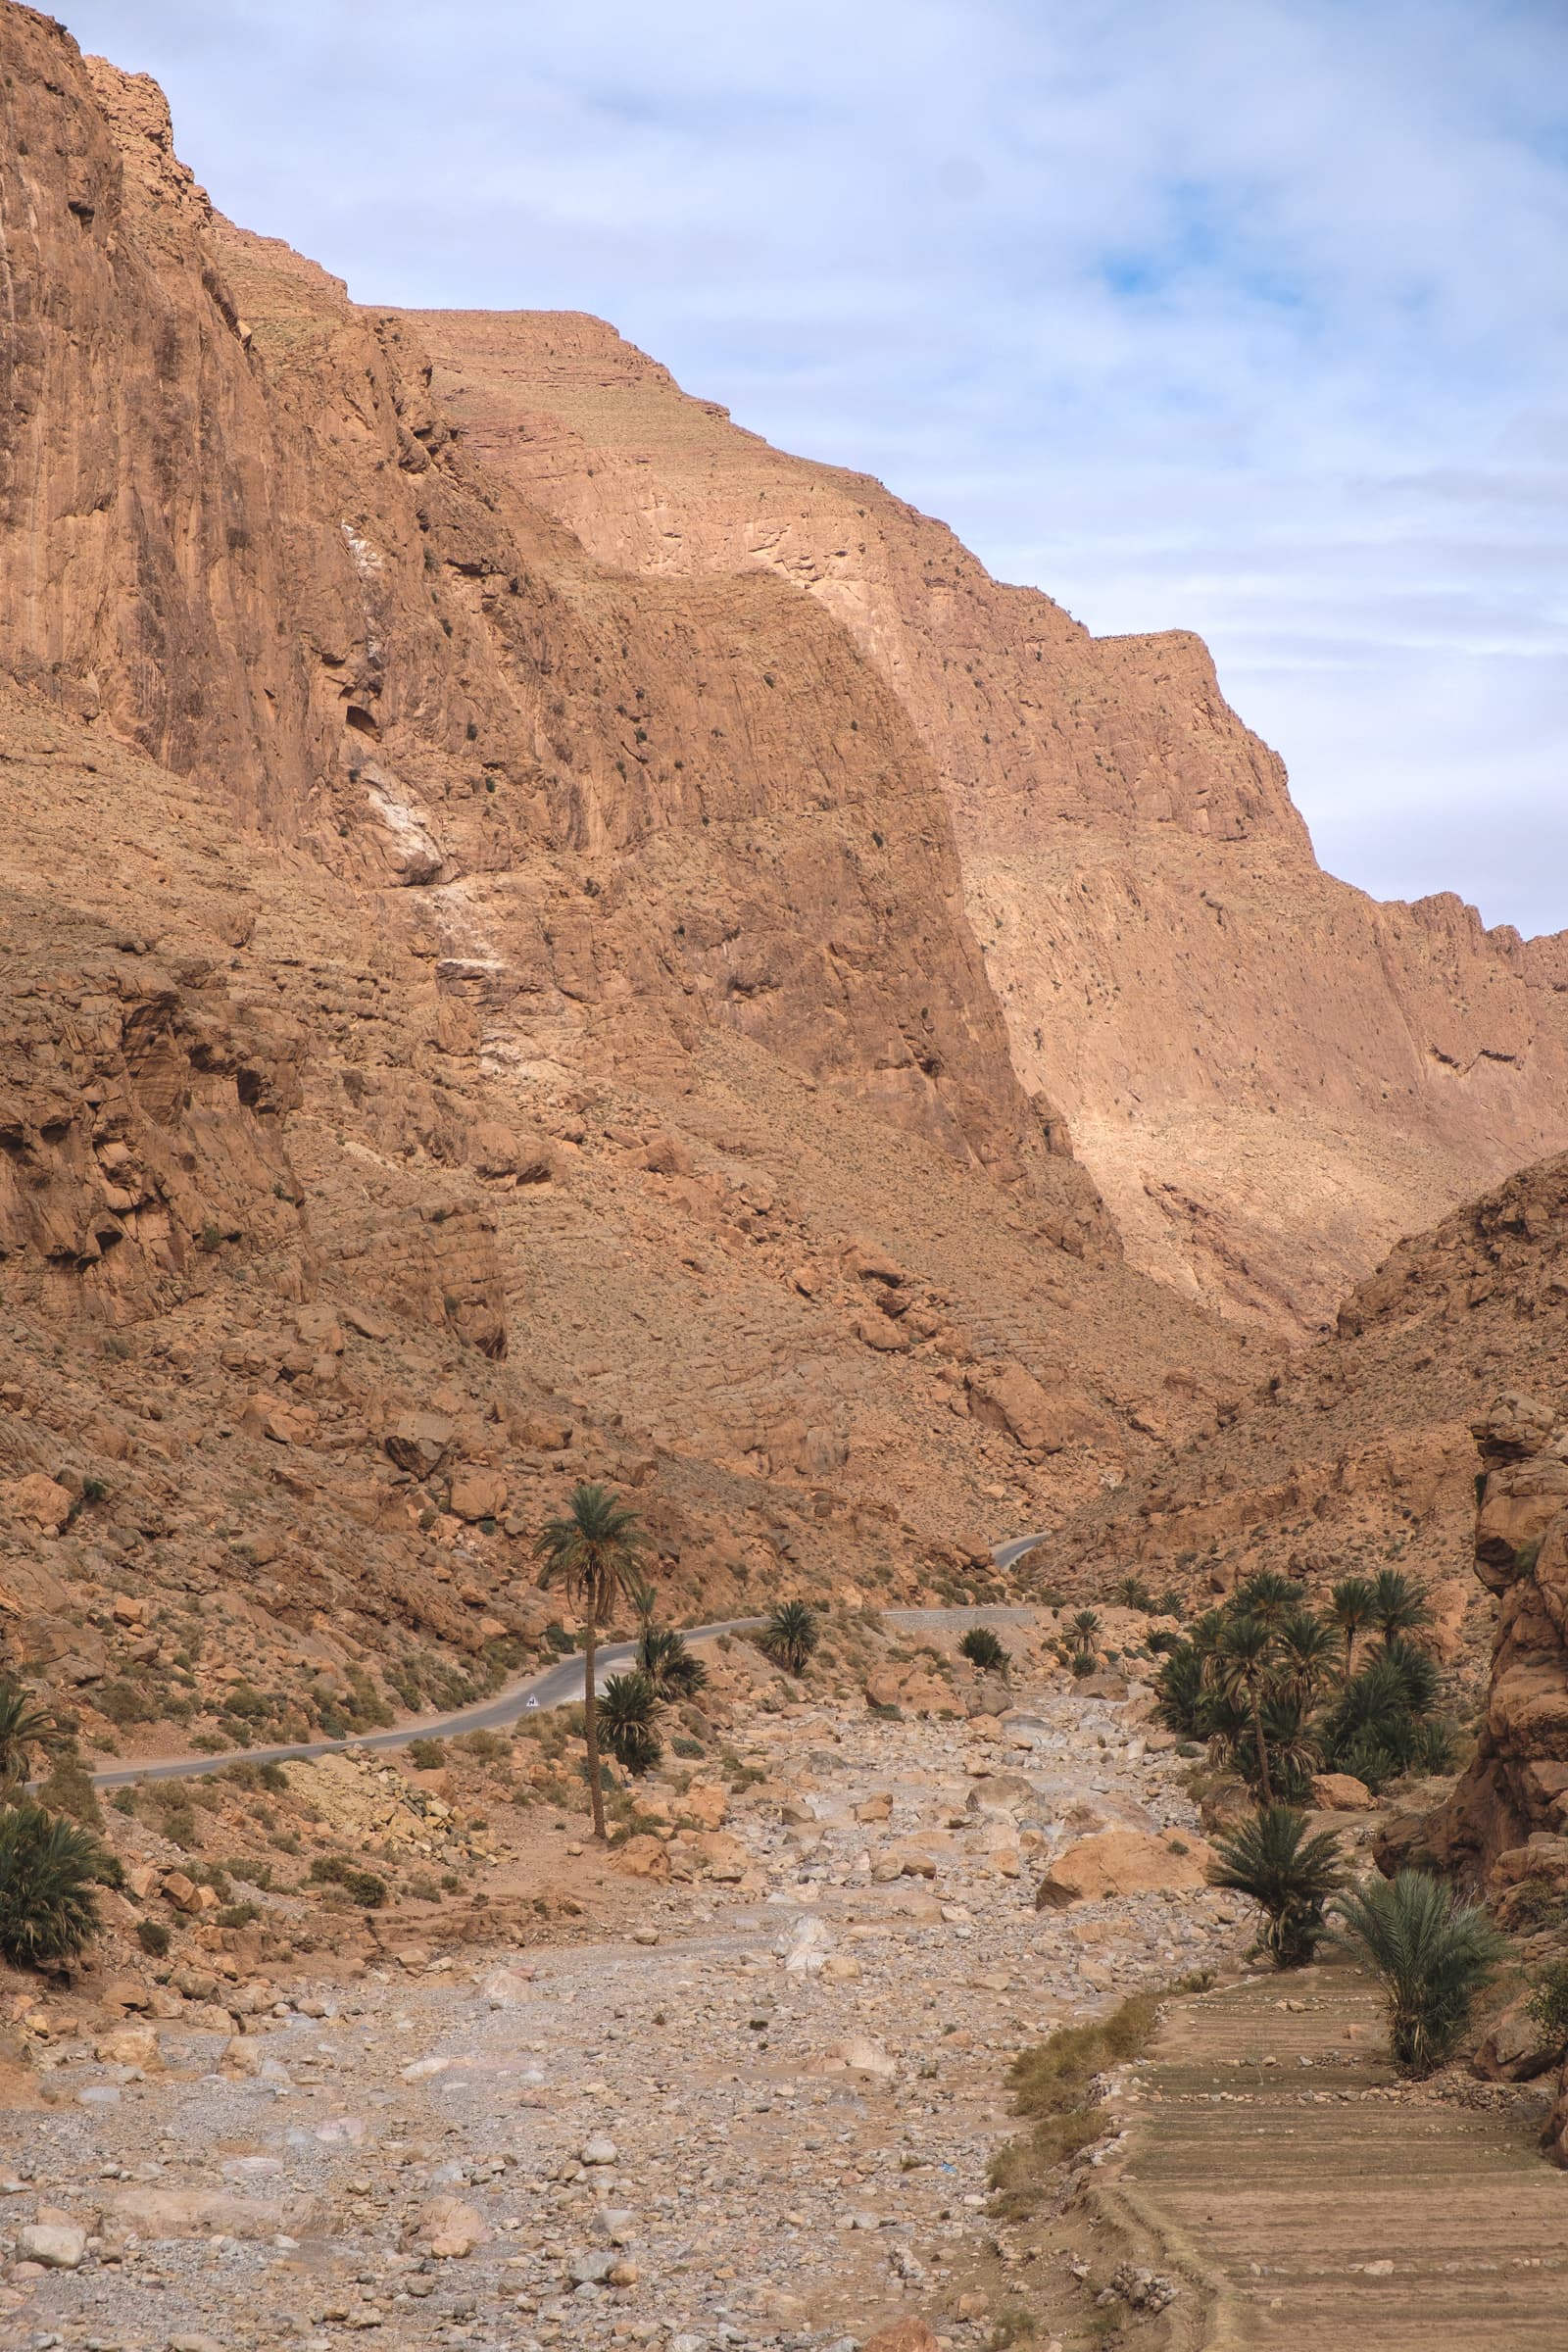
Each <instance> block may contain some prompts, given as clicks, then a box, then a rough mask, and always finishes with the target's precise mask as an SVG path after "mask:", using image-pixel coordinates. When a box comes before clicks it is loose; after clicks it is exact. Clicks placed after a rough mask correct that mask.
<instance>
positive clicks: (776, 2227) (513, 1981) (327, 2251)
mask: <svg viewBox="0 0 1568 2352" xmlns="http://www.w3.org/2000/svg"><path fill="white" fill-rule="evenodd" d="M1139 1712H1140V1710H1139V1708H1138V1707H1137V1705H1136V1704H1135V1705H1133V1706H1132V1707H1128V1706H1124V1705H1120V1704H1117V1703H1114V1702H1110V1701H1105V1700H1100V1699H1095V1698H1086V1697H1083V1696H1080V1695H1078V1694H1077V1693H1075V1692H1074V1691H1072V1690H1071V1688H1070V1687H1069V1686H1067V1685H1065V1684H1064V1683H1063V1682H1062V1681H1060V1680H1059V1679H1057V1680H1055V1681H1054V1682H1051V1683H1049V1684H1043V1685H1042V1687H1041V1688H1040V1689H1039V1690H1038V1691H1035V1692H1033V1693H1031V1692H1030V1691H1029V1690H1028V1689H1027V1688H1023V1689H1021V1690H1020V1691H1019V1693H1018V1696H1017V1704H1016V1706H1015V1708H1014V1710H1013V1711H1012V1713H1011V1714H1009V1715H1008V1716H1007V1717H1006V1718H1005V1720H1004V1722H1003V1723H1002V1725H1001V1726H1000V1727H998V1726H995V1725H990V1726H982V1727H981V1728H980V1729H979V1730H978V1731H977V1730H976V1728H975V1727H972V1726H971V1725H970V1724H968V1723H966V1722H963V1721H959V1720H953V1721H948V1722H943V1721H940V1720H934V1719H933V1720H913V1719H907V1720H903V1721H894V1720H889V1719H885V1718H882V1717H879V1716H877V1715H874V1714H871V1713H869V1712H868V1711H867V1710H866V1708H865V1706H864V1705H863V1703H859V1702H857V1703H853V1704H852V1703H849V1702H839V1701H835V1702H832V1703H811V1704H805V1705H799V1706H796V1707H794V1708H792V1709H789V1710H787V1711H785V1712H783V1713H781V1714H776V1715H764V1716H760V1717H759V1718H757V1719H755V1720H754V1721H753V1722H752V1723H750V1724H749V1725H748V1727H747V1736H746V1738H745V1740H742V1741H741V1742H740V1745H741V1747H742V1752H743V1756H744V1760H745V1761H746V1762H747V1763H748V1764H750V1765H752V1766H753V1767H754V1768H755V1770H756V1772H757V1773H758V1774H759V1775H760V1776H761V1777H760V1778H759V1779H758V1780H757V1781H756V1782H755V1784H754V1785H753V1786H752V1787H750V1788H749V1789H747V1790H746V1791H745V1793H744V1794H743V1795H741V1796H738V1797H736V1798H735V1799H734V1800H733V1802H732V1806H731V1811H730V1815H729V1818H728V1820H727V1822H726V1823H725V1824H724V1827H723V1832H722V1833H721V1842H720V1843H719V1844H717V1845H716V1846H710V1848H709V1849H707V1853H706V1866H707V1867H709V1868H710V1869H716V1870H717V1871H718V1873H719V1876H717V1877H713V1876H708V1877H700V1878H699V1879H698V1880H697V1881H696V1882H695V1883H693V1884H691V1885H681V1884H678V1883H676V1884H670V1885H668V1886H661V1885H659V1884H657V1883H654V1882H648V1883H645V1884H642V1885H637V1884H636V1883H635V1882H627V1884H628V1887H632V1886H634V1887H635V1891H636V1894H637V1897H638V1900H637V1903H636V1906H635V1909H634V1911H633V1912H632V1914H631V1917H630V1920H629V1921H628V1924H627V1925H626V1926H625V1928H624V1929H620V1930H616V1931H614V1939H613V1940H598V1941H592V1942H577V1943H575V1944H569V1943H554V1944H551V1943H540V1944H534V1945H531V1946H529V1947H528V1948H522V1947H520V1946H517V1945H511V1946H507V1947H501V1948H496V1949H493V1950H490V1951H486V1952H484V1953H483V1954H476V1953H475V1951H474V1950H473V1949H472V1947H471V1946H468V1947H463V1948H460V1949H458V1950H455V1951H451V1952H443V1950H442V1948H441V1946H440V1943H439V1941H438V1940H435V1941H432V1942H431V1944H430V1945H429V1948H428V1949H427V1950H426V1951H424V1952H421V1953H410V1954H409V1955H407V1961H408V1964H407V1965H403V1964H400V1963H399V1962H398V1961H397V1960H395V1959H393V1958H390V1957H388V1958H386V1959H383V1960H380V1961H378V1962H376V1963H374V1964H372V1965H369V1966H360V1967H358V1968H356V1969H355V1970H353V1971H352V1972H350V1971H341V1972H339V1973H338V1975H337V1976H336V1977H332V1976H329V1975H323V1974H318V1975H316V1976H313V1977H309V1978H307V1977H304V1976H301V1975H299V1974H297V1973H296V1974H292V1975H291V1976H290V1977H289V1979H288V1980H287V1981H284V1979H283V1978H282V1976H281V1974H279V1975H277V1976H276V1978H275V1981H274V1982H273V1984H271V1985H269V1986H267V1987H265V1988H264V1989H265V1990H266V1992H267V1995H268V1997H267V2000H266V2001H265V2003H264V2004H263V2005H262V2011H261V2013H260V2014H257V2015H255V2016H252V2017H249V2018H247V2019H245V2020H244V2025H245V2031H244V2032H243V2033H241V2034H235V2033H233V2031H232V2029H230V2032H229V2033H227V2034H224V2033H221V2032H212V2031H202V2030H199V2028H193V2027H192V2025H191V2024H190V2022H189V2021H188V2020H187V2019H185V2018H181V2019H178V2020H174V2021H172V2022H168V2023H163V2024H159V2023H158V2022H157V2021H152V2022H150V2023H149V2022H148V2021H146V2020H145V2019H143V2020H141V2021H136V2020H132V2021H130V2022H129V2023H128V2024H127V2026H126V2029H125V2033H126V2034H127V2035H128V2036H129V2038H127V2039H124V2040H122V2041H121V2042H120V2043H119V2044H118V2046H117V2044H116V2043H115V2041H114V2040H113V2039H112V2038H105V2039H101V2040H100V2041H99V2042H98V2043H97V2044H96V2045H88V2046H85V2047H84V2048H82V2049H81V2050H80V2052H79V2053H73V2054H72V2055H71V2056H70V2057H69V2059H68V2060H67V2064H68V2066H69V2075H68V2077H67V2080H68V2081H69V2084H70V2088H69V2091H68V2092H67V2093H66V2094H65V2095H64V2096H60V2095H59V2085H58V2083H57V2084H56V2086H55V2087H56V2094H57V2095H56V2101H55V2103H53V2104H50V2105H48V2106H42V2107H39V2108H37V2109H36V2110H35V2111H33V2112H30V2113H18V2112H16V2111H12V2112H11V2113H10V2114H9V2115H7V2116H6V2118H5V2121H6V2124H7V2125H8V2126H9V2127H10V2132H9V2137H10V2146H9V2148H8V2150H7V2155H6V2172H7V2177H6V2179H5V2181H4V2187H5V2192H6V2193H5V2196H4V2200H3V2202H0V2232H3V2245H4V2251H5V2255H6V2258H7V2259H6V2266H5V2271H4V2285H3V2288H0V2300H3V2303H4V2307H5V2308H4V2313H3V2316H0V2345H3V2346H5V2347H7V2348H8V2352H9V2348H10V2347H24V2346H26V2347H35V2348H37V2352H43V2348H44V2347H47V2346H53V2345H57V2344H58V2345H71V2346H78V2345H80V2346H84V2347H93V2346H97V2347H99V2352H105V2348H107V2347H110V2346H115V2347H121V2348H122V2352H131V2348H132V2347H148V2348H149V2352H154V2348H155V2352H163V2348H164V2347H173V2348H174V2352H206V2347H208V2346H209V2345H212V2346H221V2347H223V2348H224V2352H230V2348H235V2347H249V2346H253V2345H257V2346H260V2345H270V2344H274V2343H279V2344H290V2345H295V2346H298V2347H300V2348H301V2352H305V2348H306V2347H309V2348H310V2352H329V2348H331V2352H335V2348H336V2347H337V2346H338V2345H340V2344H342V2343H344V2342H346V2341H347V2340H348V2339H349V2338H350V2337H351V2336H352V2335H354V2334H357V2333H360V2332H364V2333H366V2334H367V2335H372V2334H373V2336H374V2340H376V2341H379V2342H380V2343H383V2344H387V2345H389V2346H390V2345H395V2346H398V2347H400V2348H401V2347H404V2346H408V2347H416V2346H425V2345H432V2346H433V2345H472V2346H484V2347H486V2348H487V2352H488V2348H490V2347H517V2348H518V2352H530V2348H532V2347H541V2348H544V2347H552V2346H562V2347H571V2348H572V2352H576V2348H577V2347H583V2348H584V2352H592V2348H595V2347H598V2346H601V2345H610V2344H618V2343H645V2344H649V2345H652V2346H654V2347H656V2352H719V2348H720V2347H723V2346H735V2347H739V2346H746V2347H757V2348H758V2352H760V2348H761V2347H772V2348H774V2352H806V2348H807V2347H810V2348H812V2352H817V2348H819V2347H826V2346H830V2345H831V2346H835V2347H842V2348H843V2352H849V2347H851V2346H854V2345H857V2344H859V2343H860V2342H862V2341H864V2340H865V2339H866V2338H868V2337H869V2336H871V2335H872V2334H873V2333H874V2332H875V2331H876V2329H877V2328H878V2327H883V2326H885V2325H886V2324H887V2323H888V2322H890V2321H892V2320H896V2319H899V2318H901V2317H904V2316H911V2317H912V2316H918V2317H920V2318H922V2319H924V2320H925V2321H927V2322H928V2323H929V2325H930V2326H931V2327H933V2328H934V2330H935V2331H936V2334H937V2338H938V2341H939V2343H944V2344H946V2343H951V2344H952V2345H953V2346H955V2347H956V2348H958V2352H969V2347H979V2346H981V2345H984V2344H986V2343H987V2342H988V2341H989V2340H990V2339H991V2336H992V2331H993V2328H994V2326H995V2324H996V2321H997V2318H998V2308H999V2302H998V2289H997V2287H996V2285H995V2284H994V2283H993V2284H992V2285H991V2286H989V2287H988V2286H987V2285H985V2284H984V2283H983V2280H984V2279H986V2278H991V2279H992V2280H993V2281H995V2279H996V2278H998V2277H999V2276H1001V2277H1003V2278H1004V2280H1005V2287H1006V2292H1007V2295H1008V2297H1009V2299H1010V2300H1011V2301H1013V2302H1016V2303H1017V2304H1019V2305H1021V2306H1024V2307H1027V2306H1029V2304H1030V2301H1031V2278H1030V2270H1029V2262H1028V2261H1023V2265H1022V2267H1021V2268H1019V2269H1017V2271H1016V2275H1014V2276H1007V2275H1006V2274H1007V2263H1008V2259H1009V2256H1012V2255H1013V2249H1012V2248H1010V2247H1009V2245H1008V2243H1007V2238H1006V2232H1005V2231H1003V2232H1002V2233H1001V2238H1000V2243H999V2232H998V2226H997V2225H996V2223H995V2222H993V2221H991V2220H990V2219H988V2217H987V2214H986V2210H985V2209H986V2205H987V2202H988V2195H987V2184H986V2168H987V2164H988V2161H989V2159H990V2157H991V2156H992V2154H993V2153H994V2152H995V2150H996V2149H997V2147H998V2146H999V2144H1000V2143H1001V2142H1002V2141H1003V2140H1004V2139H1005V2137H1007V2136H1008V2135H1009V2133H1010V2131H1012V2130H1014V2129H1016V2127H1015V2126H1014V2125H1013V2124H1012V2123H1011V2121H1010V2119H1009V2117H1008V2113H1007V2094H1006V2087H1005V2069H1006V2065H1007V2062H1008V2060H1009V2058H1010V2056H1011V2055H1012V2053H1013V2052H1014V2051H1015V2050H1016V2049H1017V2048H1018V2047H1019V2046H1020V2044H1023V2043H1026V2042H1029V2041H1031V2040H1034V2039H1036V2038H1038V2037H1039V2036H1040V2035H1041V2034H1043V2033H1046V2032H1048V2031H1049V2030H1050V2029H1051V2028H1052V2027H1053V2026H1054V2025H1055V2024H1058V2023H1060V2022H1062V2021H1064V2020H1069V2019H1075V2018H1081V2017H1085V2016H1089V2015H1093V2014H1095V2013H1097V2012H1098V2011H1100V2010H1102V2009H1103V2008H1106V2007H1108V2006H1109V2005H1111V2004H1112V2003H1113V2002H1114V2001H1115V2000H1116V1999H1117V1998H1119V1997H1120V1996H1121V1995H1122V1994H1123V1993H1125V1992H1128V1991H1132V1990H1134V1989H1138V1988H1140V1987H1143V1986H1146V1985H1162V1984H1165V1983H1168V1982H1170V1981H1171V1980H1173V1979H1175V1978H1179V1977H1181V1976H1184V1975H1185V1974H1187V1973H1188V1972H1190V1971H1192V1970H1195V1969H1202V1968H1208V1967H1213V1966H1215V1965H1216V1964H1218V1963H1219V1962H1220V1961H1221V1960H1223V1959H1225V1958H1227V1957H1230V1956H1233V1955H1234V1954H1235V1953H1236V1952H1237V1951H1238V1950H1239V1949H1240V1948H1241V1946H1242V1945H1243V1944H1244V1943H1245V1942H1246V1940H1247V1936H1248V1925H1247V1918H1246V1916H1245V1906H1242V1905H1240V1904H1238V1903H1236V1902H1234V1901H1233V1900H1232V1898H1230V1897H1227V1896H1223V1895H1219V1894H1216V1893H1214V1892H1211V1891H1208V1890H1203V1889H1195V1888H1191V1887H1189V1888H1184V1889H1182V1890H1179V1891H1170V1892H1164V1893H1144V1894H1132V1895H1126V1896H1121V1897H1118V1898H1114V1899H1110V1900H1094V1899H1085V1900H1081V1901H1077V1902H1073V1903H1071V1904H1069V1905H1067V1907H1065V1908H1061V1909H1049V1908H1048V1909H1045V1910H1037V1909H1036V1907H1035V1890H1036V1887H1037V1886H1038V1885H1039V1882H1040V1880H1041V1878H1042V1876H1043V1875H1044V1873H1045V1872H1046V1870H1047V1869H1048V1867H1049V1866H1050V1865H1051V1863H1052V1861H1053V1858H1054V1857H1057V1856H1059V1855H1060V1854H1061V1853H1062V1852H1064V1851H1065V1850H1066V1849H1068V1848H1069V1847H1071V1846H1072V1845H1073V1844H1074V1843H1075V1842H1077V1841H1078V1840H1080V1839H1082V1838H1084V1837H1085V1836H1086V1835H1090V1836H1092V1835H1094V1834H1096V1833H1097V1832H1103V1831H1104V1830H1107V1829H1110V1830H1114V1829H1118V1828H1120V1827H1122V1826H1127V1827H1129V1828H1131V1829H1132V1830H1133V1831H1135V1832H1137V1833H1140V1834H1142V1835H1143V1836H1144V1837H1147V1836H1148V1835H1149V1833H1150V1832H1151V1831H1152V1830H1160V1829H1164V1830H1169V1831H1174V1832H1176V1833H1178V1847H1180V1846H1181V1845H1182V1844H1184V1843H1185V1840H1186V1838H1187V1837H1191V1838H1193V1839H1194V1840H1195V1842H1196V1838H1197V1832H1196V1828H1195V1816H1194V1813H1193V1809H1192V1807H1191V1805H1190V1803H1189V1802H1188V1800H1187V1798H1186V1797H1185V1795H1184V1794H1183V1793H1182V1790H1181V1777H1180V1776H1181V1770H1182V1768H1181V1766H1180V1765H1179V1763H1177V1762H1176V1761H1175V1760H1174V1759H1173V1758H1172V1757H1171V1755H1170V1754H1169V1752H1168V1751H1160V1752H1152V1751H1151V1749H1150V1747H1149V1745H1148V1744H1147V1741H1148V1727H1147V1725H1146V1724H1145V1723H1143V1722H1142V1721H1139V1720H1137V1719H1136V1718H1137V1717H1138V1715H1139ZM731 1840H733V1844H732V1843H731V1842H730V1841H731ZM197 2014H198V2016H201V2015H205V2014H206V2013H204V2012H199V2013H197ZM138 2036H139V2038H138ZM95 2049H96V2051H97V2052H100V2053H102V2054H101V2055H99V2054H95ZM1019 2259H1021V2258H1015V2260H1019ZM1030 2259H1031V2260H1032V2258H1030ZM62 2266H63V2267H62ZM1070 2283H1071V2282H1070V2281H1069V2284H1070ZM1039 2300H1040V2304H1041V2309H1042V2312H1043V2314H1044V2313H1045V2312H1046V2305H1047V2304H1048V2303H1049V2300H1050V2298H1049V2297H1048V2296H1047V2295H1046V2294H1045V2287H1044V2281H1043V2279H1042V2281H1041V2282H1040V2297H1039ZM1046 2316H1049V2314H1046ZM1037 2340H1038V2342H1039V2344H1040V2345H1041V2347H1042V2352H1044V2347H1045V2346H1046V2345H1048V2344H1049V2343H1050V2341H1051V2327H1049V2326H1048V2327H1046V2328H1045V2330H1044V2332H1042V2333H1041V2334H1040V2336H1039V2337H1038V2339H1037Z"/></svg>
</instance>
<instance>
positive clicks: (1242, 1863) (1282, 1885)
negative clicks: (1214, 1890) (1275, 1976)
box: [1208, 1805, 1345, 1968]
mask: <svg viewBox="0 0 1568 2352" xmlns="http://www.w3.org/2000/svg"><path fill="white" fill-rule="evenodd" d="M1214 1851H1215V1855H1216V1857H1217V1859H1216V1861H1215V1863H1214V1865H1213V1867H1212V1868H1211V1869H1210V1871H1209V1874H1208V1877H1209V1883H1210V1885H1211V1886H1214V1887H1231V1888H1234V1890H1235V1891H1236V1892H1237V1893H1238V1894H1245V1895H1248V1896H1249V1897H1250V1899H1251V1901H1253V1902H1254V1903H1256V1904H1257V1905H1258V1906H1259V1908H1260V1909H1261V1911H1262V1912H1263V1915H1264V1917H1265V1918H1266V1919H1267V1921H1268V1926H1267V1928H1266V1929H1265V1931H1264V1936H1263V1940H1264V1942H1265V1943H1266V1944H1267V1946H1268V1949H1269V1951H1270V1953H1271V1954H1272V1956H1273V1960H1274V1965H1275V1967H1276V1968H1301V1967H1303V1966H1304V1965H1305V1963H1306V1962H1307V1961H1308V1960H1310V1959H1311V1957H1312V1954H1313V1952H1314V1950H1315V1949H1316V1947H1317V1945H1318V1944H1319V1943H1320V1942H1321V1941H1322V1939H1323V1937H1324V1936H1325V1935H1327V1933H1328V1929H1327V1926H1326V1924H1325V1921H1324V1917H1323V1907H1324V1905H1325V1903H1326V1902H1327V1901H1328V1899H1329V1897H1330V1895H1331V1894H1333V1893H1334V1892H1335V1890H1336V1888H1337V1887H1340V1886H1341V1885H1342V1883H1343V1881H1344V1878H1345V1865H1344V1862H1343V1859H1342V1857H1341V1853H1340V1845H1339V1840H1338V1838H1335V1837H1334V1836H1333V1835H1332V1834H1331V1833H1330V1832H1329V1831H1327V1830H1321V1831H1319V1832H1318V1833H1317V1835H1316V1836H1315V1837H1311V1838H1309V1837H1307V1835H1306V1819H1305V1816H1304V1815H1303V1814H1300V1813H1298V1812H1296V1811H1295V1809H1294V1808H1293V1807H1292V1806H1290V1805H1270V1806H1268V1807H1267V1808H1266V1809H1265V1810H1264V1811H1263V1812H1261V1813H1259V1814H1258V1816H1257V1817H1256V1819H1255V1820H1253V1821H1248V1822H1244V1823H1243V1824H1242V1826H1241V1828H1240V1829H1239V1830H1236V1831H1233V1832H1232V1834H1231V1835H1230V1836H1229V1837H1228V1838H1216V1840H1215V1845H1214Z"/></svg>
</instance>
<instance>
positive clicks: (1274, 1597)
mask: <svg viewBox="0 0 1568 2352" xmlns="http://www.w3.org/2000/svg"><path fill="white" fill-rule="evenodd" d="M1305 1598H1306V1594H1305V1593H1303V1591H1302V1589H1301V1587H1300V1586H1299V1585H1298V1584H1294V1583H1293V1582H1292V1580H1291V1579H1290V1577H1288V1576H1281V1575H1280V1573H1279V1571H1278V1569H1276V1568H1256V1569H1254V1570H1253V1572H1252V1574H1251V1575H1250V1577H1249V1578H1248V1579H1247V1581H1246V1583H1245V1584H1241V1585H1238V1586H1237V1588H1236V1593H1235V1596H1234V1598H1233V1600H1232V1604H1231V1608H1232V1614H1233V1615H1235V1616H1237V1617H1255V1618H1256V1619H1257V1621H1258V1623H1259V1625H1266V1626H1267V1627H1268V1629H1269V1631H1270V1633H1273V1632H1275V1631H1277V1629H1278V1628H1279V1627H1280V1626H1282V1625H1283V1624H1284V1623H1285V1621H1286V1619H1287V1618H1289V1617H1298V1616H1299V1615H1300V1613H1301V1607H1302V1603H1303V1602H1304V1600H1305Z"/></svg>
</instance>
